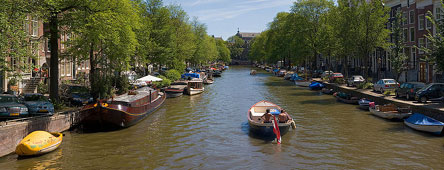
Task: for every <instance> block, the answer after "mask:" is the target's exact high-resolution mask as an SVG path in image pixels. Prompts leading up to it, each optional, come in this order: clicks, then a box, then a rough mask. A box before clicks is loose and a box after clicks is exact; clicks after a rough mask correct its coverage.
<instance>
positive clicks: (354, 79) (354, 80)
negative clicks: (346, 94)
mask: <svg viewBox="0 0 444 170" xmlns="http://www.w3.org/2000/svg"><path fill="white" fill-rule="evenodd" d="M364 81H365V79H364V77H362V76H360V75H354V76H351V77H350V78H348V79H347V86H357V85H359V84H361V83H364Z"/></svg>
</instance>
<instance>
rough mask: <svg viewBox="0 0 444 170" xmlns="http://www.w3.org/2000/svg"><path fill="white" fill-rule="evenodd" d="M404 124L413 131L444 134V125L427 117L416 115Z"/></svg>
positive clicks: (405, 120)
mask: <svg viewBox="0 0 444 170" xmlns="http://www.w3.org/2000/svg"><path fill="white" fill-rule="evenodd" d="M404 124H405V125H407V126H408V127H411V128H412V129H415V130H419V131H424V132H429V133H433V134H435V135H441V134H442V133H443V128H444V123H443V122H440V121H438V120H435V119H433V118H431V117H428V116H426V115H423V114H420V113H415V114H413V115H412V116H410V117H409V118H407V119H404Z"/></svg>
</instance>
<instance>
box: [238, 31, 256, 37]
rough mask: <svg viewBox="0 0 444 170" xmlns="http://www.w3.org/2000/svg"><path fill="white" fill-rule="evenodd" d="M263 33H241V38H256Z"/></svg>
mask: <svg viewBox="0 0 444 170" xmlns="http://www.w3.org/2000/svg"><path fill="white" fill-rule="evenodd" d="M259 34H261V33H258V32H239V36H240V37H242V38H246V37H251V38H254V37H256V36H258V35H259Z"/></svg>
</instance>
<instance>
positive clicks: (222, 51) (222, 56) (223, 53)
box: [216, 39, 231, 63]
mask: <svg viewBox="0 0 444 170" xmlns="http://www.w3.org/2000/svg"><path fill="white" fill-rule="evenodd" d="M216 46H217V51H218V54H219V55H218V58H217V60H219V61H222V62H225V63H230V62H231V58H230V49H228V47H227V43H226V42H225V41H224V40H222V39H216Z"/></svg>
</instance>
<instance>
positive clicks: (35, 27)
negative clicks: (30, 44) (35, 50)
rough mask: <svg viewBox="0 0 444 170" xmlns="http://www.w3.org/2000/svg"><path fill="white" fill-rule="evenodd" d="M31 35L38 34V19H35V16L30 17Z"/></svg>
mask: <svg viewBox="0 0 444 170" xmlns="http://www.w3.org/2000/svg"><path fill="white" fill-rule="evenodd" d="M31 23H32V36H38V35H39V21H37V20H36V18H32V20H31Z"/></svg>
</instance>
